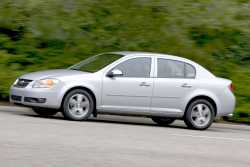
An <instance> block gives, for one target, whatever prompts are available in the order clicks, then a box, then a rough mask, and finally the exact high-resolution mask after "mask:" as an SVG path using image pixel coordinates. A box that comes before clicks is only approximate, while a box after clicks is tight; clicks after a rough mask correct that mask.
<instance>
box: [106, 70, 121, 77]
mask: <svg viewBox="0 0 250 167" xmlns="http://www.w3.org/2000/svg"><path fill="white" fill-rule="evenodd" d="M120 76H123V73H122V71H121V70H118V69H113V70H112V71H110V72H109V73H108V74H107V77H110V78H113V77H120Z"/></svg>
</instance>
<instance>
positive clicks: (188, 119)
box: [184, 99, 215, 130]
mask: <svg viewBox="0 0 250 167" xmlns="http://www.w3.org/2000/svg"><path fill="white" fill-rule="evenodd" d="M197 104H205V105H206V106H208V107H209V109H210V111H211V118H210V120H209V122H208V123H207V125H205V126H196V125H195V124H194V123H193V121H192V118H191V113H192V108H193V107H194V106H195V105H197ZM214 118H215V109H214V107H213V105H212V104H211V103H210V102H209V101H208V100H205V99H198V100H195V101H193V102H192V103H191V104H190V105H189V106H188V109H187V111H186V113H185V118H184V121H185V123H186V125H187V126H188V127H189V128H191V129H196V130H205V129H207V128H209V127H210V126H211V124H212V123H213V121H214Z"/></svg>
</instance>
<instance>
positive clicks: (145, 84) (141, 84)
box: [140, 82, 150, 87]
mask: <svg viewBox="0 0 250 167" xmlns="http://www.w3.org/2000/svg"><path fill="white" fill-rule="evenodd" d="M140 86H145V87H149V86H150V84H147V83H146V82H142V83H140Z"/></svg>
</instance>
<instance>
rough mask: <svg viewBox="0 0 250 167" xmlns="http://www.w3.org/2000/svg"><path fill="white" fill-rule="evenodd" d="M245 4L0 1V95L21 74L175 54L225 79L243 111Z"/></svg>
mask: <svg viewBox="0 0 250 167" xmlns="http://www.w3.org/2000/svg"><path fill="white" fill-rule="evenodd" d="M249 6H250V1H249V0H220V1H218V0H207V1H204V0H168V1H165V0H127V1H124V0H115V1H113V0H84V1H83V0H18V1H13V0H1V1H0V97H1V98H5V97H7V96H8V89H9V86H10V84H11V83H12V82H13V81H14V80H15V78H16V77H17V76H19V75H21V74H24V73H27V72H31V71H37V70H43V69H51V68H65V67H68V66H70V65H72V64H74V63H76V62H78V61H81V60H83V59H85V58H87V57H89V56H90V55H93V54H97V53H100V52H107V51H119V50H131V51H133V50H137V51H152V52H162V53H168V54H173V55H178V56H183V57H186V58H189V59H192V60H194V61H196V62H198V63H200V64H202V65H203V66H205V67H206V68H208V69H210V70H211V71H212V72H213V73H215V74H216V75H218V76H221V77H225V78H230V79H232V80H233V82H234V84H235V85H236V95H237V103H238V104H237V109H236V112H237V113H240V112H245V113H250V86H249V83H250V29H249V27H250V14H249V13H250V7H249ZM236 115H237V114H236ZM243 115H244V114H243ZM238 116H239V114H238V115H237V117H238ZM235 119H236V117H235Z"/></svg>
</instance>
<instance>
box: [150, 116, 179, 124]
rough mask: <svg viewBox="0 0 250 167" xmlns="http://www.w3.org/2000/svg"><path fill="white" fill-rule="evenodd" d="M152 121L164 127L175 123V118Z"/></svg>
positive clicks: (158, 118) (161, 118)
mask: <svg viewBox="0 0 250 167" xmlns="http://www.w3.org/2000/svg"><path fill="white" fill-rule="evenodd" d="M152 120H153V121H154V122H155V123H157V124H159V125H162V126H166V125H169V124H171V123H173V122H174V121H175V119H174V118H165V117H153V118H152Z"/></svg>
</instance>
